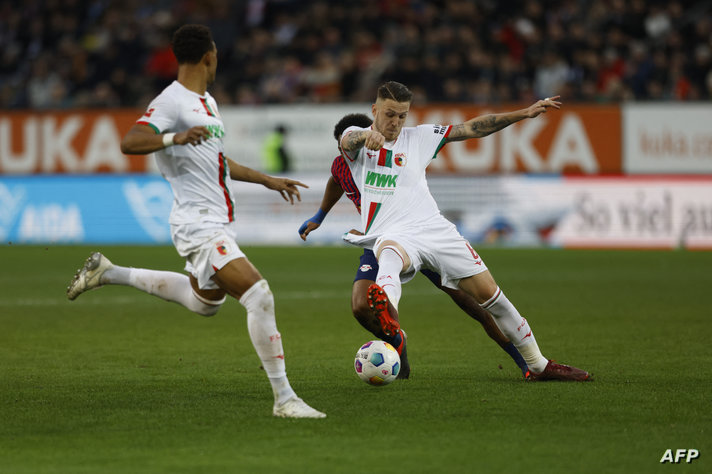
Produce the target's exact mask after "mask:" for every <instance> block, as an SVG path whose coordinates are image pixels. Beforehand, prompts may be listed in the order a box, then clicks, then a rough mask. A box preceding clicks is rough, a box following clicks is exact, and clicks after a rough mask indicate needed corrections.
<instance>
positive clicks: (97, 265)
mask: <svg viewBox="0 0 712 474" xmlns="http://www.w3.org/2000/svg"><path fill="white" fill-rule="evenodd" d="M111 266H112V263H111V261H109V259H108V258H106V257H105V256H104V255H102V254H101V253H100V252H94V253H92V254H91V255H90V256H89V258H87V259H86V261H85V262H84V265H83V266H82V268H80V269H79V270H77V273H75V274H74V278H73V279H72V281H71V283H69V286H68V287H67V298H69V299H70V300H73V299H75V298H76V297H77V296H79V295H81V294H82V293H84V292H85V291H87V290H91V289H94V288H99V287H100V286H101V285H102V284H101V276H102V275H103V274H104V272H106V270H108V269H109V268H111Z"/></svg>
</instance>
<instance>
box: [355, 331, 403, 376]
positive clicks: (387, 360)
mask: <svg viewBox="0 0 712 474" xmlns="http://www.w3.org/2000/svg"><path fill="white" fill-rule="evenodd" d="M354 369H356V375H358V376H359V378H360V379H361V380H363V381H364V382H366V383H367V384H369V385H388V384H389V383H391V382H393V381H394V380H395V379H396V377H397V376H398V372H400V356H399V355H398V351H396V349H395V348H394V347H393V346H392V345H390V344H388V343H387V342H383V341H368V342H367V343H366V344H364V345H363V346H361V347H360V348H359V350H358V352H356V359H355V360H354Z"/></svg>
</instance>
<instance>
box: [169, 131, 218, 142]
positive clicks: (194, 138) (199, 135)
mask: <svg viewBox="0 0 712 474" xmlns="http://www.w3.org/2000/svg"><path fill="white" fill-rule="evenodd" d="M208 138H210V130H208V129H207V128H205V127H192V128H189V129H188V130H186V131H185V132H179V133H176V135H175V136H174V137H173V143H175V144H176V145H200V144H201V143H202V142H204V141H207V140H208Z"/></svg>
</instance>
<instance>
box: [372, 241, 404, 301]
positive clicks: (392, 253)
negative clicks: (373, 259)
mask: <svg viewBox="0 0 712 474" xmlns="http://www.w3.org/2000/svg"><path fill="white" fill-rule="evenodd" d="M401 271H403V257H401V256H400V254H399V253H398V251H397V250H396V249H394V248H393V247H384V248H383V249H382V250H381V255H379V257H378V275H377V276H376V283H377V284H378V286H380V287H381V288H383V291H385V292H386V295H388V300H389V301H390V302H391V304H392V305H393V306H394V307H395V308H396V311H397V310H398V302H399V301H400V298H401V294H402V293H403V287H402V285H401V280H400V274H401Z"/></svg>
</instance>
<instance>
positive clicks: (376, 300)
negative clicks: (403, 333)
mask: <svg viewBox="0 0 712 474" xmlns="http://www.w3.org/2000/svg"><path fill="white" fill-rule="evenodd" d="M366 297H367V298H368V306H369V307H370V308H371V310H372V311H373V314H375V315H376V317H377V318H378V321H379V322H380V323H381V329H383V332H384V333H385V334H386V336H395V335H396V333H397V332H398V330H399V329H400V323H398V319H397V318H398V311H396V308H395V307H394V306H393V305H392V304H391V302H390V301H388V295H386V292H385V291H383V288H381V287H380V286H378V285H377V284H375V283H373V284H372V285H371V286H369V287H368V290H366Z"/></svg>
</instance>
